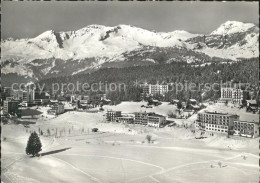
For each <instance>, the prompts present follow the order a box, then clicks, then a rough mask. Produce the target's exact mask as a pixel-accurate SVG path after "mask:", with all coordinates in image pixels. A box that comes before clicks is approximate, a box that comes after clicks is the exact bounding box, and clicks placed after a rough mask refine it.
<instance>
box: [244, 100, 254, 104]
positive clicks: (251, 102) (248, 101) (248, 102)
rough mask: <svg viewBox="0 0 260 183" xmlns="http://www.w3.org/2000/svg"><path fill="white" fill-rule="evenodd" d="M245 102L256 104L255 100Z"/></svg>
mask: <svg viewBox="0 0 260 183" xmlns="http://www.w3.org/2000/svg"><path fill="white" fill-rule="evenodd" d="M246 102H247V103H250V104H257V102H256V100H247V101H246Z"/></svg>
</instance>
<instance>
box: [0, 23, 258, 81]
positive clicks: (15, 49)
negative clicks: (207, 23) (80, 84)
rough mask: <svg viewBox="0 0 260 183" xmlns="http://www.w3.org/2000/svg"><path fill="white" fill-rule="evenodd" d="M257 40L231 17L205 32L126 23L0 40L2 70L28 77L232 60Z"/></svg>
mask: <svg viewBox="0 0 260 183" xmlns="http://www.w3.org/2000/svg"><path fill="white" fill-rule="evenodd" d="M258 41H259V28H258V27H257V26H255V25H254V24H248V23H246V24H245V23H242V22H236V21H228V22H226V23H224V24H222V25H220V27H219V28H218V29H216V30H215V31H213V32H212V33H210V34H208V35H200V34H191V33H188V32H186V31H173V32H168V33H163V32H153V31H148V30H145V29H142V28H137V27H134V26H130V25H118V26H115V27H106V26H102V25H90V26H87V27H85V28H82V29H80V30H77V31H68V32H55V31H52V30H50V31H46V32H44V33H42V34H40V35H39V36H37V37H35V38H31V39H19V40H13V39H8V40H2V41H1V44H2V74H3V76H5V75H7V74H9V75H10V74H12V77H13V78H15V75H16V76H17V77H20V78H21V77H22V78H23V79H25V80H29V81H34V80H39V79H42V78H46V77H57V76H64V75H75V74H79V73H86V72H91V71H93V70H97V69H99V68H102V67H127V66H140V65H151V64H161V63H171V62H176V61H178V62H181V61H184V62H188V63H191V62H196V63H204V62H211V61H223V62H226V61H237V60H240V59H242V58H248V59H249V58H255V57H258V55H259V51H258V48H259V45H258ZM3 79H4V78H3Z"/></svg>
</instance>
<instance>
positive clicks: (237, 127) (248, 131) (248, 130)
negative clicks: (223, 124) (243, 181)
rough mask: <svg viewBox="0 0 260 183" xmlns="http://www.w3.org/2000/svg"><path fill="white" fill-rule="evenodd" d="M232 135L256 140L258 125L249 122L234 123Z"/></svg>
mask: <svg viewBox="0 0 260 183" xmlns="http://www.w3.org/2000/svg"><path fill="white" fill-rule="evenodd" d="M233 130H234V132H235V133H234V135H241V136H243V137H250V138H256V137H258V136H259V123H258V122H254V121H253V122H249V121H234V127H233Z"/></svg>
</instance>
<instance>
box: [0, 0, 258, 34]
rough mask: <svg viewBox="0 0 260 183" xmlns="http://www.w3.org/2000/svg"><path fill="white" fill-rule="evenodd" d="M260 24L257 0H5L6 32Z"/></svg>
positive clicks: (165, 29) (203, 28)
mask: <svg viewBox="0 0 260 183" xmlns="http://www.w3.org/2000/svg"><path fill="white" fill-rule="evenodd" d="M228 20H235V21H242V22H250V23H255V24H257V25H259V24H258V3H256V2H225V3H223V2H80V1H78V2H75V1H74V2H71V1H69V2H64V1H63V2H61V1H56V2H55V1H51V2H46V1H45V2H43V1H40V2H39V1H38V2H35V1H34V2H32V1H27V2H26V1H25V2H21V1H18V2H17V1H2V32H1V33H2V38H4V39H5V38H7V37H13V38H28V37H35V36H37V35H39V34H41V33H42V32H44V31H46V30H55V31H69V30H77V29H80V28H83V27H86V26H87V25H90V24H100V25H107V26H116V25H118V24H130V25H134V26H137V27H141V28H145V29H148V30H156V31H160V32H170V31H174V30H186V31H188V32H191V33H210V32H212V31H213V30H215V29H216V28H217V27H219V25H220V24H222V23H224V22H226V21H228Z"/></svg>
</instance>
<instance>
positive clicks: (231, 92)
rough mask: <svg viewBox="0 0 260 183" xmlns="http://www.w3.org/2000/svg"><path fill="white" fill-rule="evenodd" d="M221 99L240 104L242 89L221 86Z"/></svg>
mask: <svg viewBox="0 0 260 183" xmlns="http://www.w3.org/2000/svg"><path fill="white" fill-rule="evenodd" d="M221 100H227V101H231V102H233V103H238V104H241V103H242V100H243V90H241V89H237V88H231V87H221Z"/></svg>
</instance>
